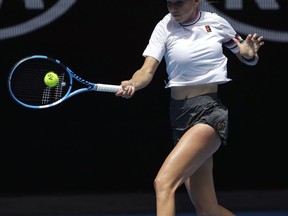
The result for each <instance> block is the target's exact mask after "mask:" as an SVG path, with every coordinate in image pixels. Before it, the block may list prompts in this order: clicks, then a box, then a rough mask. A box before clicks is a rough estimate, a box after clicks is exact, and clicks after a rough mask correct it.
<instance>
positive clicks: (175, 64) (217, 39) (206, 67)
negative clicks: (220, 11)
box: [143, 11, 243, 88]
mask: <svg viewBox="0 0 288 216" xmlns="http://www.w3.org/2000/svg"><path fill="white" fill-rule="evenodd" d="M233 37H237V38H238V40H240V41H243V39H242V38H241V37H240V36H239V35H238V34H237V33H236V32H235V30H234V29H233V28H232V26H231V25H230V24H229V23H228V22H227V21H226V20H225V19H223V18H222V17H220V16H219V15H217V14H216V13H210V12H206V11H198V12H197V15H196V17H195V18H194V19H193V20H191V21H189V22H186V23H181V24H179V23H177V22H176V21H175V20H174V18H173V17H172V16H171V14H170V13H169V14H167V15H166V16H165V17H164V18H163V19H162V20H161V21H159V22H158V23H157V25H156V26H155V28H154V30H153V32H152V35H151V37H150V40H149V43H148V45H147V47H146V49H145V50H144V52H143V56H144V57H146V56H151V57H154V58H156V59H157V60H158V61H159V62H161V60H162V58H163V56H164V58H165V62H166V71H167V74H168V82H167V83H166V86H165V87H166V88H169V87H173V86H188V85H198V84H206V83H225V82H228V81H230V80H231V79H229V78H228V77H227V57H226V56H225V55H224V54H223V46H225V47H227V48H228V49H230V50H231V51H232V52H233V53H236V52H238V51H239V49H238V47H237V45H236V43H235V42H234V41H233V40H232V38H233ZM222 45H223V46H222Z"/></svg>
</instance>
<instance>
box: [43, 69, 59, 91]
mask: <svg viewBox="0 0 288 216" xmlns="http://www.w3.org/2000/svg"><path fill="white" fill-rule="evenodd" d="M58 81H59V77H58V75H57V74H56V73H55V72H53V71H49V72H48V73H46V75H45V77H44V83H45V84H46V85H47V86H49V87H54V86H56V85H57V83H58Z"/></svg>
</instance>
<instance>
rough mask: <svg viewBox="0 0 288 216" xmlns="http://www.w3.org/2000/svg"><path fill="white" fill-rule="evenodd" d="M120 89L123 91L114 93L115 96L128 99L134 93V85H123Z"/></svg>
mask: <svg viewBox="0 0 288 216" xmlns="http://www.w3.org/2000/svg"><path fill="white" fill-rule="evenodd" d="M122 87H123V89H121V90H120V91H118V92H117V93H116V96H120V97H123V98H127V99H128V98H131V97H132V96H133V95H134V93H135V86H134V85H131V84H128V85H124V86H122Z"/></svg>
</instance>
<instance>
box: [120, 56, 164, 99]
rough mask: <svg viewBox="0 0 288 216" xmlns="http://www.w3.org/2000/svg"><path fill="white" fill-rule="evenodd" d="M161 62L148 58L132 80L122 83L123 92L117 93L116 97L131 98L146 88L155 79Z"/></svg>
mask: <svg viewBox="0 0 288 216" xmlns="http://www.w3.org/2000/svg"><path fill="white" fill-rule="evenodd" d="M158 65H159V62H158V60H157V59H155V58H153V57H150V56H147V57H146V58H145V60H144V63H143V65H142V67H141V68H140V69H138V70H137V71H136V72H135V73H134V74H133V75H132V77H131V79H130V80H125V81H122V82H121V86H122V90H120V91H118V92H117V93H116V96H122V97H125V98H130V97H132V96H133V95H134V93H135V92H136V91H138V90H140V89H142V88H145V87H146V86H147V85H148V84H149V83H150V82H151V81H152V79H153V77H154V74H155V72H156V69H157V68H158Z"/></svg>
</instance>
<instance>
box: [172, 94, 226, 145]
mask: <svg viewBox="0 0 288 216" xmlns="http://www.w3.org/2000/svg"><path fill="white" fill-rule="evenodd" d="M170 120H171V127H172V132H173V139H174V144H175V145H176V144H177V142H178V141H179V139H180V138H181V136H182V135H183V134H184V133H185V132H186V131H187V130H189V128H191V127H192V126H193V125H195V124H197V123H205V124H208V125H210V126H211V127H213V128H214V129H215V130H216V131H217V133H218V134H219V136H220V137H221V140H222V144H224V145H226V141H227V134H228V109H227V107H226V106H225V105H223V104H222V103H221V101H220V100H219V98H218V97H217V93H212V94H204V95H199V96H196V97H192V98H189V99H185V100H175V99H173V98H171V100H170Z"/></svg>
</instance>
